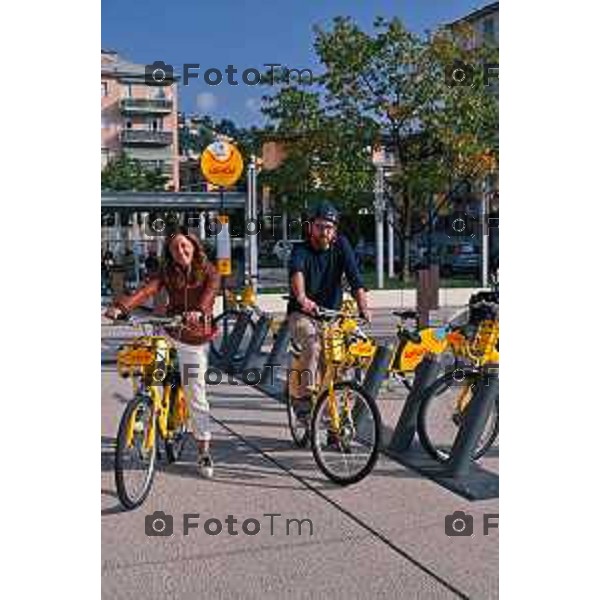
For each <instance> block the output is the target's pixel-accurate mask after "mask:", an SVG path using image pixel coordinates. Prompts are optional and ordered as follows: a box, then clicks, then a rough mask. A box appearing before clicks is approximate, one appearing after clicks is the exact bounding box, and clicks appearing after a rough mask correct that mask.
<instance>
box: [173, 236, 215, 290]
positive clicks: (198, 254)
mask: <svg viewBox="0 0 600 600" xmlns="http://www.w3.org/2000/svg"><path fill="white" fill-rule="evenodd" d="M177 235H183V236H185V237H186V238H187V239H188V240H189V241H190V242H191V243H192V245H193V246H194V255H193V257H192V264H191V272H190V273H189V274H186V273H185V271H184V270H183V268H182V267H181V265H179V264H178V263H177V262H176V261H175V259H174V258H173V255H172V254H171V249H170V245H171V242H172V241H173V238H174V237H175V236H177ZM208 262H209V261H208V257H207V256H206V252H205V251H204V246H203V245H202V243H201V242H200V240H199V239H198V238H197V237H196V236H195V235H194V234H193V233H191V232H190V231H189V230H188V228H187V227H184V226H178V227H177V228H175V229H174V230H172V231H171V232H169V235H168V237H167V239H166V241H165V246H164V250H163V255H162V270H163V276H164V279H165V281H166V282H167V284H168V285H169V286H172V287H176V288H182V287H185V286H186V285H188V286H190V285H191V286H195V285H198V284H200V283H202V281H203V280H204V278H205V276H206V266H207V264H208Z"/></svg>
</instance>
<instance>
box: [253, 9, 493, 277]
mask: <svg viewBox="0 0 600 600" xmlns="http://www.w3.org/2000/svg"><path fill="white" fill-rule="evenodd" d="M373 29H374V31H373V32H372V33H368V32H365V31H363V30H361V29H360V28H359V26H358V25H357V24H356V23H354V22H353V21H352V20H351V19H350V18H347V17H337V18H335V19H334V20H333V24H332V26H331V27H330V28H323V27H316V28H315V34H316V38H315V51H316V54H317V56H318V58H319V60H320V63H321V66H322V69H323V71H322V73H321V74H320V75H319V76H318V78H317V81H318V84H319V88H317V90H316V91H305V90H300V89H298V88H294V87H290V88H285V89H282V90H280V91H279V92H278V93H277V94H275V95H274V96H272V97H269V98H267V99H266V104H265V106H264V107H263V112H264V114H266V115H267V117H268V118H269V119H270V120H271V122H272V123H273V124H274V134H275V135H276V136H277V135H278V136H281V139H284V140H289V141H290V142H292V143H290V144H288V152H287V155H288V156H287V159H286V161H285V162H284V164H283V165H281V166H280V168H279V169H277V171H276V172H274V173H273V174H271V175H270V178H271V180H273V181H274V184H275V188H276V190H277V192H279V193H290V192H293V193H294V194H295V195H296V196H297V195H301V194H302V193H306V194H307V195H310V193H311V192H314V191H315V190H316V189H318V188H319V187H321V188H323V189H324V188H327V190H329V191H331V193H334V194H336V195H337V196H338V199H339V201H341V202H342V203H343V206H341V208H342V209H343V210H352V209H353V208H355V207H356V204H355V202H354V201H353V199H355V198H356V197H357V196H360V194H361V193H362V194H363V195H364V194H365V193H367V194H368V193H369V192H370V191H371V190H372V188H373V167H372V164H371V154H370V151H369V150H370V149H371V148H373V147H374V146H377V145H380V146H385V147H386V148H387V149H388V151H391V152H392V154H393V156H394V168H393V170H392V172H391V173H390V174H389V175H390V176H389V179H388V183H389V186H390V189H391V194H390V201H391V205H392V206H393V207H394V208H395V210H396V212H397V214H398V215H399V217H400V218H399V221H400V223H401V227H402V229H401V234H402V237H403V239H404V241H405V251H404V259H405V265H404V269H403V271H404V276H405V277H407V276H408V260H407V259H408V255H409V252H408V245H409V239H410V234H411V218H412V215H413V214H414V213H415V212H419V211H421V210H423V209H424V207H425V206H426V205H427V203H428V202H429V199H430V197H431V195H432V194H436V193H446V194H450V193H451V191H452V190H453V189H454V187H455V185H456V184H457V182H460V181H464V180H473V179H476V178H478V177H480V176H481V175H482V173H485V172H486V171H489V169H491V168H493V165H495V164H496V163H497V154H498V143H497V142H498V136H497V130H498V101H497V97H496V96H494V94H491V93H489V90H488V89H486V87H485V86H484V85H483V76H484V73H483V69H482V68H474V70H473V81H472V85H471V86H468V87H467V86H456V85H449V79H448V74H449V72H450V70H451V69H452V67H453V65H455V64H458V62H459V61H460V62H462V63H467V64H470V65H473V66H476V65H480V64H481V63H483V62H487V63H493V62H497V48H494V47H490V46H487V45H483V46H479V47H474V46H473V45H472V44H470V43H469V38H470V36H471V35H472V32H471V31H469V29H468V27H467V26H464V27H454V28H452V29H449V28H442V29H440V30H439V31H437V32H435V33H432V34H427V35H426V36H419V35H417V34H415V33H412V32H410V31H408V30H407V29H406V28H405V27H404V25H403V24H402V22H401V21H400V20H399V19H397V18H394V19H391V20H386V19H383V18H377V19H376V20H375V22H374V27H373ZM315 163H316V165H315ZM316 174H317V175H316ZM315 179H316V181H315ZM302 181H303V182H304V184H302ZM303 185H304V186H305V187H304V188H303V187H302V186H303ZM346 203H348V205H347V206H346Z"/></svg>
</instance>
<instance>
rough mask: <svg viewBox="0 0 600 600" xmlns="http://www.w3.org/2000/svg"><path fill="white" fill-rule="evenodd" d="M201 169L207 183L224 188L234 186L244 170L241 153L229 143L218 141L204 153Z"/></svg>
mask: <svg viewBox="0 0 600 600" xmlns="http://www.w3.org/2000/svg"><path fill="white" fill-rule="evenodd" d="M200 168H201V169H202V174H203V175H204V177H205V178H206V180H207V181H209V182H210V183H212V184H214V185H221V186H224V187H227V186H231V185H233V184H234V183H235V182H236V181H237V180H238V179H239V178H240V176H241V174H242V171H243V170H244V161H243V160H242V155H241V154H240V151H239V150H238V149H237V148H236V147H235V146H234V145H233V144H230V143H229V142H225V141H222V140H217V141H216V142H213V143H212V144H210V145H209V146H208V147H207V148H206V149H205V150H204V152H203V153H202V157H201V159H200Z"/></svg>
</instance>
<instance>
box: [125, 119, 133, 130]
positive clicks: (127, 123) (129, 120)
mask: <svg viewBox="0 0 600 600" xmlns="http://www.w3.org/2000/svg"><path fill="white" fill-rule="evenodd" d="M125 127H126V128H127V129H131V127H132V123H131V119H127V121H125Z"/></svg>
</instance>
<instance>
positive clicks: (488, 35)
mask: <svg viewBox="0 0 600 600" xmlns="http://www.w3.org/2000/svg"><path fill="white" fill-rule="evenodd" d="M483 39H484V40H485V41H486V42H494V41H495V40H496V27H495V23H494V19H486V20H485V21H484V22H483Z"/></svg>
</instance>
